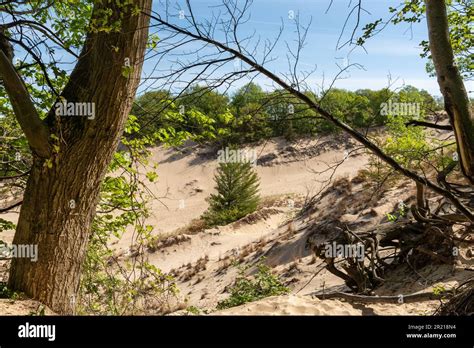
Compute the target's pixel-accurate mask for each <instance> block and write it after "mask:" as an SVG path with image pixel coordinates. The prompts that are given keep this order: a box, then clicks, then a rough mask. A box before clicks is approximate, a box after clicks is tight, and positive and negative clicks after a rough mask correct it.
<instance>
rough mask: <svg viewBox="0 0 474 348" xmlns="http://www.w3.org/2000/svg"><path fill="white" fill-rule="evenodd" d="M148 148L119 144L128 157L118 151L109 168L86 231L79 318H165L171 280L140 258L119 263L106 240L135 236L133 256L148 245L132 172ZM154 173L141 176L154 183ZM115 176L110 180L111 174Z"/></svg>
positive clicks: (142, 193)
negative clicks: (155, 314)
mask: <svg viewBox="0 0 474 348" xmlns="http://www.w3.org/2000/svg"><path fill="white" fill-rule="evenodd" d="M136 127H138V126H137V119H136V117H134V116H130V118H129V120H128V123H127V125H126V127H125V133H126V135H130V133H131V132H133V131H134V129H136ZM152 142H153V138H150V137H148V136H145V137H142V138H133V139H127V138H126V137H124V138H123V139H122V143H123V145H125V146H126V147H127V148H128V152H126V151H119V152H117V153H116V154H115V156H114V159H113V161H112V163H111V164H110V167H109V174H108V175H107V176H106V177H105V179H104V181H103V183H102V188H101V195H100V202H99V205H98V207H97V210H98V214H97V215H96V217H95V219H94V221H93V225H92V235H91V238H90V241H89V245H88V250H87V255H86V260H85V262H84V267H83V274H82V279H81V288H80V300H79V302H78V305H77V310H78V313H80V314H111V315H123V314H140V313H144V312H146V311H149V310H154V311H156V312H158V313H159V312H165V311H166V310H167V306H168V304H169V303H168V302H169V299H170V298H171V297H174V296H175V295H176V293H177V291H178V289H177V288H176V285H175V282H174V279H173V278H172V277H171V276H169V275H167V274H164V273H162V272H161V270H159V269H158V268H156V267H155V266H154V265H152V264H150V263H149V262H148V260H147V259H146V258H144V257H141V256H140V257H136V256H135V257H133V256H132V258H131V259H130V261H126V262H119V261H118V260H117V259H116V255H115V254H114V250H112V249H111V248H110V246H109V245H110V241H111V239H112V238H117V239H119V238H121V237H122V235H123V234H124V233H125V232H126V231H128V232H133V235H134V236H135V238H134V241H133V243H134V244H133V252H134V253H135V254H136V255H142V254H143V253H144V250H145V249H146V245H148V243H149V241H150V240H151V239H152V232H153V227H152V226H150V225H146V224H145V221H146V218H147V217H148V216H149V211H148V200H149V197H148V196H147V190H146V183H144V182H142V181H141V180H140V178H139V176H138V166H145V167H146V166H147V165H148V156H149V152H148V151H147V149H146V147H147V146H148V145H150V144H151V143H152ZM154 169H155V168H151V170H150V171H149V172H148V173H147V174H146V177H147V178H148V180H150V181H153V180H156V178H157V174H156V173H155V171H154ZM118 172H119V173H120V175H116V174H117V173H118ZM150 303H152V304H153V308H150Z"/></svg>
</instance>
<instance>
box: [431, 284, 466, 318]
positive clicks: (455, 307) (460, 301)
mask: <svg viewBox="0 0 474 348" xmlns="http://www.w3.org/2000/svg"><path fill="white" fill-rule="evenodd" d="M454 293H455V294H454V296H453V297H452V298H451V299H450V300H449V301H448V302H446V303H444V304H442V305H441V306H440V307H439V308H438V310H437V311H436V314H437V315H474V278H471V279H469V280H468V281H467V282H465V283H463V284H461V285H460V286H458V288H457V289H456V290H455V292H454Z"/></svg>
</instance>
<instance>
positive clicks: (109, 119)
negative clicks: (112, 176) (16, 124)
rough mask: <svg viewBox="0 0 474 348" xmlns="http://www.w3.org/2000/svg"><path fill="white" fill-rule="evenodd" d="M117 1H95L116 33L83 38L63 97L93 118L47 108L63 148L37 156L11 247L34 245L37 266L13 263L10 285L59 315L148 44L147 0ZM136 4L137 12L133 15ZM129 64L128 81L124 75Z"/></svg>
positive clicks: (69, 295) (72, 289)
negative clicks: (85, 105) (91, 111)
mask: <svg viewBox="0 0 474 348" xmlns="http://www.w3.org/2000/svg"><path fill="white" fill-rule="evenodd" d="M117 3H118V2H115V1H102V2H97V5H96V6H95V8H94V12H93V15H92V16H93V17H94V16H99V15H100V13H101V11H102V13H103V10H104V8H110V9H112V11H113V12H112V13H113V15H112V18H110V20H109V21H110V22H111V21H116V20H118V19H120V16H121V15H122V20H121V21H122V22H121V28H120V31H119V32H110V33H107V32H104V31H98V32H91V33H89V34H88V37H87V39H86V42H85V45H84V49H83V51H82V54H81V56H80V59H79V61H78V63H77V65H76V67H75V69H74V71H73V72H72V74H71V76H70V80H69V83H68V85H67V86H66V88H65V89H64V91H63V93H62V96H63V97H64V98H65V99H66V100H67V101H68V102H69V101H71V102H90V103H95V119H94V120H88V119H87V118H85V117H58V116H56V115H55V111H54V110H51V112H50V113H49V115H48V117H47V119H46V122H45V123H46V124H47V126H48V128H49V130H50V132H51V134H55V135H56V136H57V137H58V138H59V139H60V140H59V145H60V150H59V152H58V153H57V154H54V155H53V166H52V168H48V166H47V165H45V161H46V160H47V159H45V158H43V157H40V156H39V155H37V154H35V153H34V164H33V168H32V170H31V174H30V177H29V180H28V184H27V188H26V190H25V193H24V202H23V206H22V208H21V212H20V217H19V221H18V226H17V230H16V234H15V237H14V241H13V243H14V244H37V245H38V260H37V262H33V261H30V260H29V259H22V258H16V259H14V260H13V261H12V265H11V269H10V276H9V286H10V287H11V288H12V289H15V290H19V291H23V292H25V293H26V294H27V295H28V296H31V297H32V298H35V299H37V300H39V301H41V302H43V303H45V304H46V305H48V306H50V307H51V308H52V309H53V310H54V311H56V312H58V313H61V314H68V313H72V312H73V309H74V298H75V296H76V294H77V291H78V289H79V281H80V275H81V268H82V264H83V260H84V257H85V253H86V250H87V244H88V241H89V237H90V230H91V223H92V220H93V218H94V215H95V207H96V204H97V201H98V196H99V191H100V185H101V182H102V179H103V177H104V175H105V173H106V170H107V167H108V165H109V163H110V161H111V159H112V156H113V154H114V152H115V150H116V148H117V145H118V142H119V139H120V136H121V134H122V131H123V126H124V123H125V121H126V119H127V117H128V114H129V112H130V108H131V105H132V102H133V99H134V96H135V92H136V89H137V86H138V83H139V80H140V74H141V68H142V64H143V57H144V52H145V47H146V42H147V35H148V24H149V13H150V11H151V3H152V0H135V1H134V2H133V5H130V6H128V7H123V5H117ZM119 6H120V8H119ZM134 6H138V7H139V8H140V9H141V10H142V12H140V13H138V14H132V9H133V7H134ZM102 15H103V14H102ZM127 62H130V66H132V67H133V69H132V70H129V72H130V74H129V75H127V74H123V71H124V70H123V69H124V66H126V65H127ZM51 142H54V139H52V140H51Z"/></svg>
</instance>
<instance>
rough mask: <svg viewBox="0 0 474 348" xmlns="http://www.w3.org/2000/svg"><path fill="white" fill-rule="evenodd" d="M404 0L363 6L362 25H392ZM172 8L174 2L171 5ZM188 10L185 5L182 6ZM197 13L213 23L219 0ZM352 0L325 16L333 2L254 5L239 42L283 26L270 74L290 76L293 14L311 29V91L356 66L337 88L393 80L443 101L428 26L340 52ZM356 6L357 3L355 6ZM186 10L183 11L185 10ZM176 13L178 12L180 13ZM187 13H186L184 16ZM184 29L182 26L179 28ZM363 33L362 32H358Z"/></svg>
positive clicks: (405, 28) (390, 31)
mask: <svg viewBox="0 0 474 348" xmlns="http://www.w3.org/2000/svg"><path fill="white" fill-rule="evenodd" d="M400 2H401V0H398V1H393V0H364V1H363V7H364V9H366V10H367V11H368V12H370V14H369V13H363V15H362V20H361V24H362V26H363V25H365V24H366V23H369V22H373V21H375V20H376V19H378V18H383V19H384V20H387V19H388V18H389V17H390V13H389V11H388V9H389V7H390V6H393V7H396V6H398V5H399V4H400ZM172 3H173V2H172ZM179 3H181V4H183V1H179ZM191 3H192V6H193V11H194V14H195V16H196V17H197V18H198V19H203V18H209V15H210V13H211V12H212V11H216V7H215V6H216V5H219V4H220V3H221V2H220V0H192V1H191ZM350 3H351V1H349V0H334V1H333V3H332V6H331V8H330V9H329V11H328V12H327V13H326V10H327V8H328V6H329V4H330V0H254V2H253V5H252V7H251V9H250V14H251V18H250V20H249V22H247V23H246V24H244V25H243V26H242V27H241V29H240V32H239V34H240V37H246V36H248V35H253V36H254V38H253V39H254V42H255V40H257V38H261V39H273V38H274V37H275V35H276V34H277V33H278V30H279V28H280V26H281V23H282V20H283V22H284V25H285V29H284V32H283V35H282V37H281V39H280V43H279V44H278V45H277V47H276V49H275V51H274V52H273V55H272V57H273V58H275V60H274V61H273V62H271V63H269V64H268V66H267V67H268V68H269V69H270V70H272V71H273V72H276V73H278V74H283V73H287V72H288V62H287V58H286V57H287V53H288V50H287V47H286V44H285V42H288V43H289V44H290V45H292V44H293V45H294V40H295V32H294V29H295V27H294V24H293V22H292V21H291V20H290V19H289V14H290V11H293V12H292V13H294V14H299V16H300V20H301V22H302V23H308V22H309V21H310V20H311V19H312V24H311V27H310V30H309V34H308V37H307V40H306V47H305V48H304V50H303V52H302V56H301V60H300V62H301V64H300V66H299V68H300V70H312V69H313V68H314V67H315V66H316V67H317V69H316V71H315V72H314V73H313V75H312V76H311V77H310V78H309V79H308V81H307V82H308V84H309V86H310V87H311V88H313V89H315V90H318V87H320V86H321V85H322V83H323V79H324V81H325V84H324V86H326V87H327V85H328V84H329V83H330V82H331V81H332V79H333V78H334V76H335V75H336V74H337V73H338V71H339V68H338V67H337V65H336V64H339V65H343V64H347V62H348V63H350V64H353V63H357V64H360V65H362V66H363V70H362V69H357V68H351V69H350V71H349V72H348V73H345V74H344V75H343V77H344V78H343V79H341V80H338V81H336V83H335V86H336V87H339V88H346V89H350V90H356V89H359V88H371V89H379V88H383V87H386V86H387V85H388V83H389V76H390V77H391V81H392V82H394V81H395V82H394V85H393V86H394V87H399V86H402V85H403V84H406V85H413V86H415V87H418V88H422V89H426V90H428V91H429V92H430V93H432V94H434V95H440V92H439V89H438V85H437V83H436V79H435V78H432V77H429V75H428V74H427V73H426V71H425V64H426V62H427V60H426V59H424V58H421V57H420V53H421V48H420V47H419V43H420V42H421V41H422V40H427V28H426V22H425V21H424V20H423V21H421V22H420V23H414V24H413V25H411V26H410V25H409V24H407V23H401V24H398V25H392V24H390V25H388V26H387V27H386V28H385V29H384V31H383V32H381V33H380V34H378V35H377V36H375V37H374V38H372V39H370V40H369V41H368V42H367V44H366V46H365V48H366V49H367V53H366V52H365V51H364V50H362V49H361V48H356V49H355V50H353V51H352V52H351V53H350V54H349V51H350V50H351V48H352V47H345V48H343V49H340V50H337V49H336V42H337V40H338V37H339V35H340V33H341V30H342V28H343V25H344V21H345V20H346V17H347V14H348V13H349V11H350V7H349V6H348V5H349V4H350ZM354 4H355V0H353V1H352V5H351V6H353V5H354ZM154 9H155V10H157V11H161V10H162V8H160V5H159V3H156V2H155V5H154ZM183 9H184V7H183ZM175 11H176V10H175ZM185 12H186V11H185ZM354 20H355V17H353V18H352V20H351V21H349V23H348V28H349V29H350V30H346V32H345V34H344V35H343V39H346V40H347V39H348V38H349V36H350V31H351V30H352V27H353V24H354ZM178 23H179V22H178ZM359 33H360V31H359ZM153 64H154V62H153V61H150V62H147V63H146V64H145V67H144V71H145V74H146V72H149V71H150V70H151V69H152V66H153ZM256 81H257V82H258V83H260V84H261V85H262V86H263V87H264V88H265V89H271V88H272V86H271V84H270V83H269V81H268V80H266V79H264V78H263V77H259V78H257V80H256ZM243 83H245V81H241V82H239V83H238V84H237V85H236V86H234V87H239V84H240V85H241V84H243ZM466 87H467V89H468V90H473V89H474V86H473V84H472V83H471V84H467V85H466Z"/></svg>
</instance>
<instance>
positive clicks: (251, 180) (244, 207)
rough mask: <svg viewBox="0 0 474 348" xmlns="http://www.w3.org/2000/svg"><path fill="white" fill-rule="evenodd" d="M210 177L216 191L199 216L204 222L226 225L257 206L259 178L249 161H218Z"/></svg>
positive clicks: (212, 224) (252, 210) (211, 224)
mask: <svg viewBox="0 0 474 348" xmlns="http://www.w3.org/2000/svg"><path fill="white" fill-rule="evenodd" d="M214 180H215V181H216V190H217V193H215V194H211V196H210V197H209V199H208V202H209V209H208V210H207V211H206V212H205V213H204V214H203V216H202V218H203V219H204V220H205V221H206V223H207V224H208V225H210V226H214V225H226V224H228V223H230V222H233V221H236V220H238V219H240V218H242V217H244V216H246V215H248V214H250V213H252V212H254V211H255V210H256V209H257V207H258V203H259V201H260V197H259V195H258V187H259V178H258V175H257V173H256V172H255V171H254V169H253V168H252V165H251V163H250V162H245V161H244V162H227V163H226V162H222V163H219V167H218V168H217V173H216V175H215V177H214Z"/></svg>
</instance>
